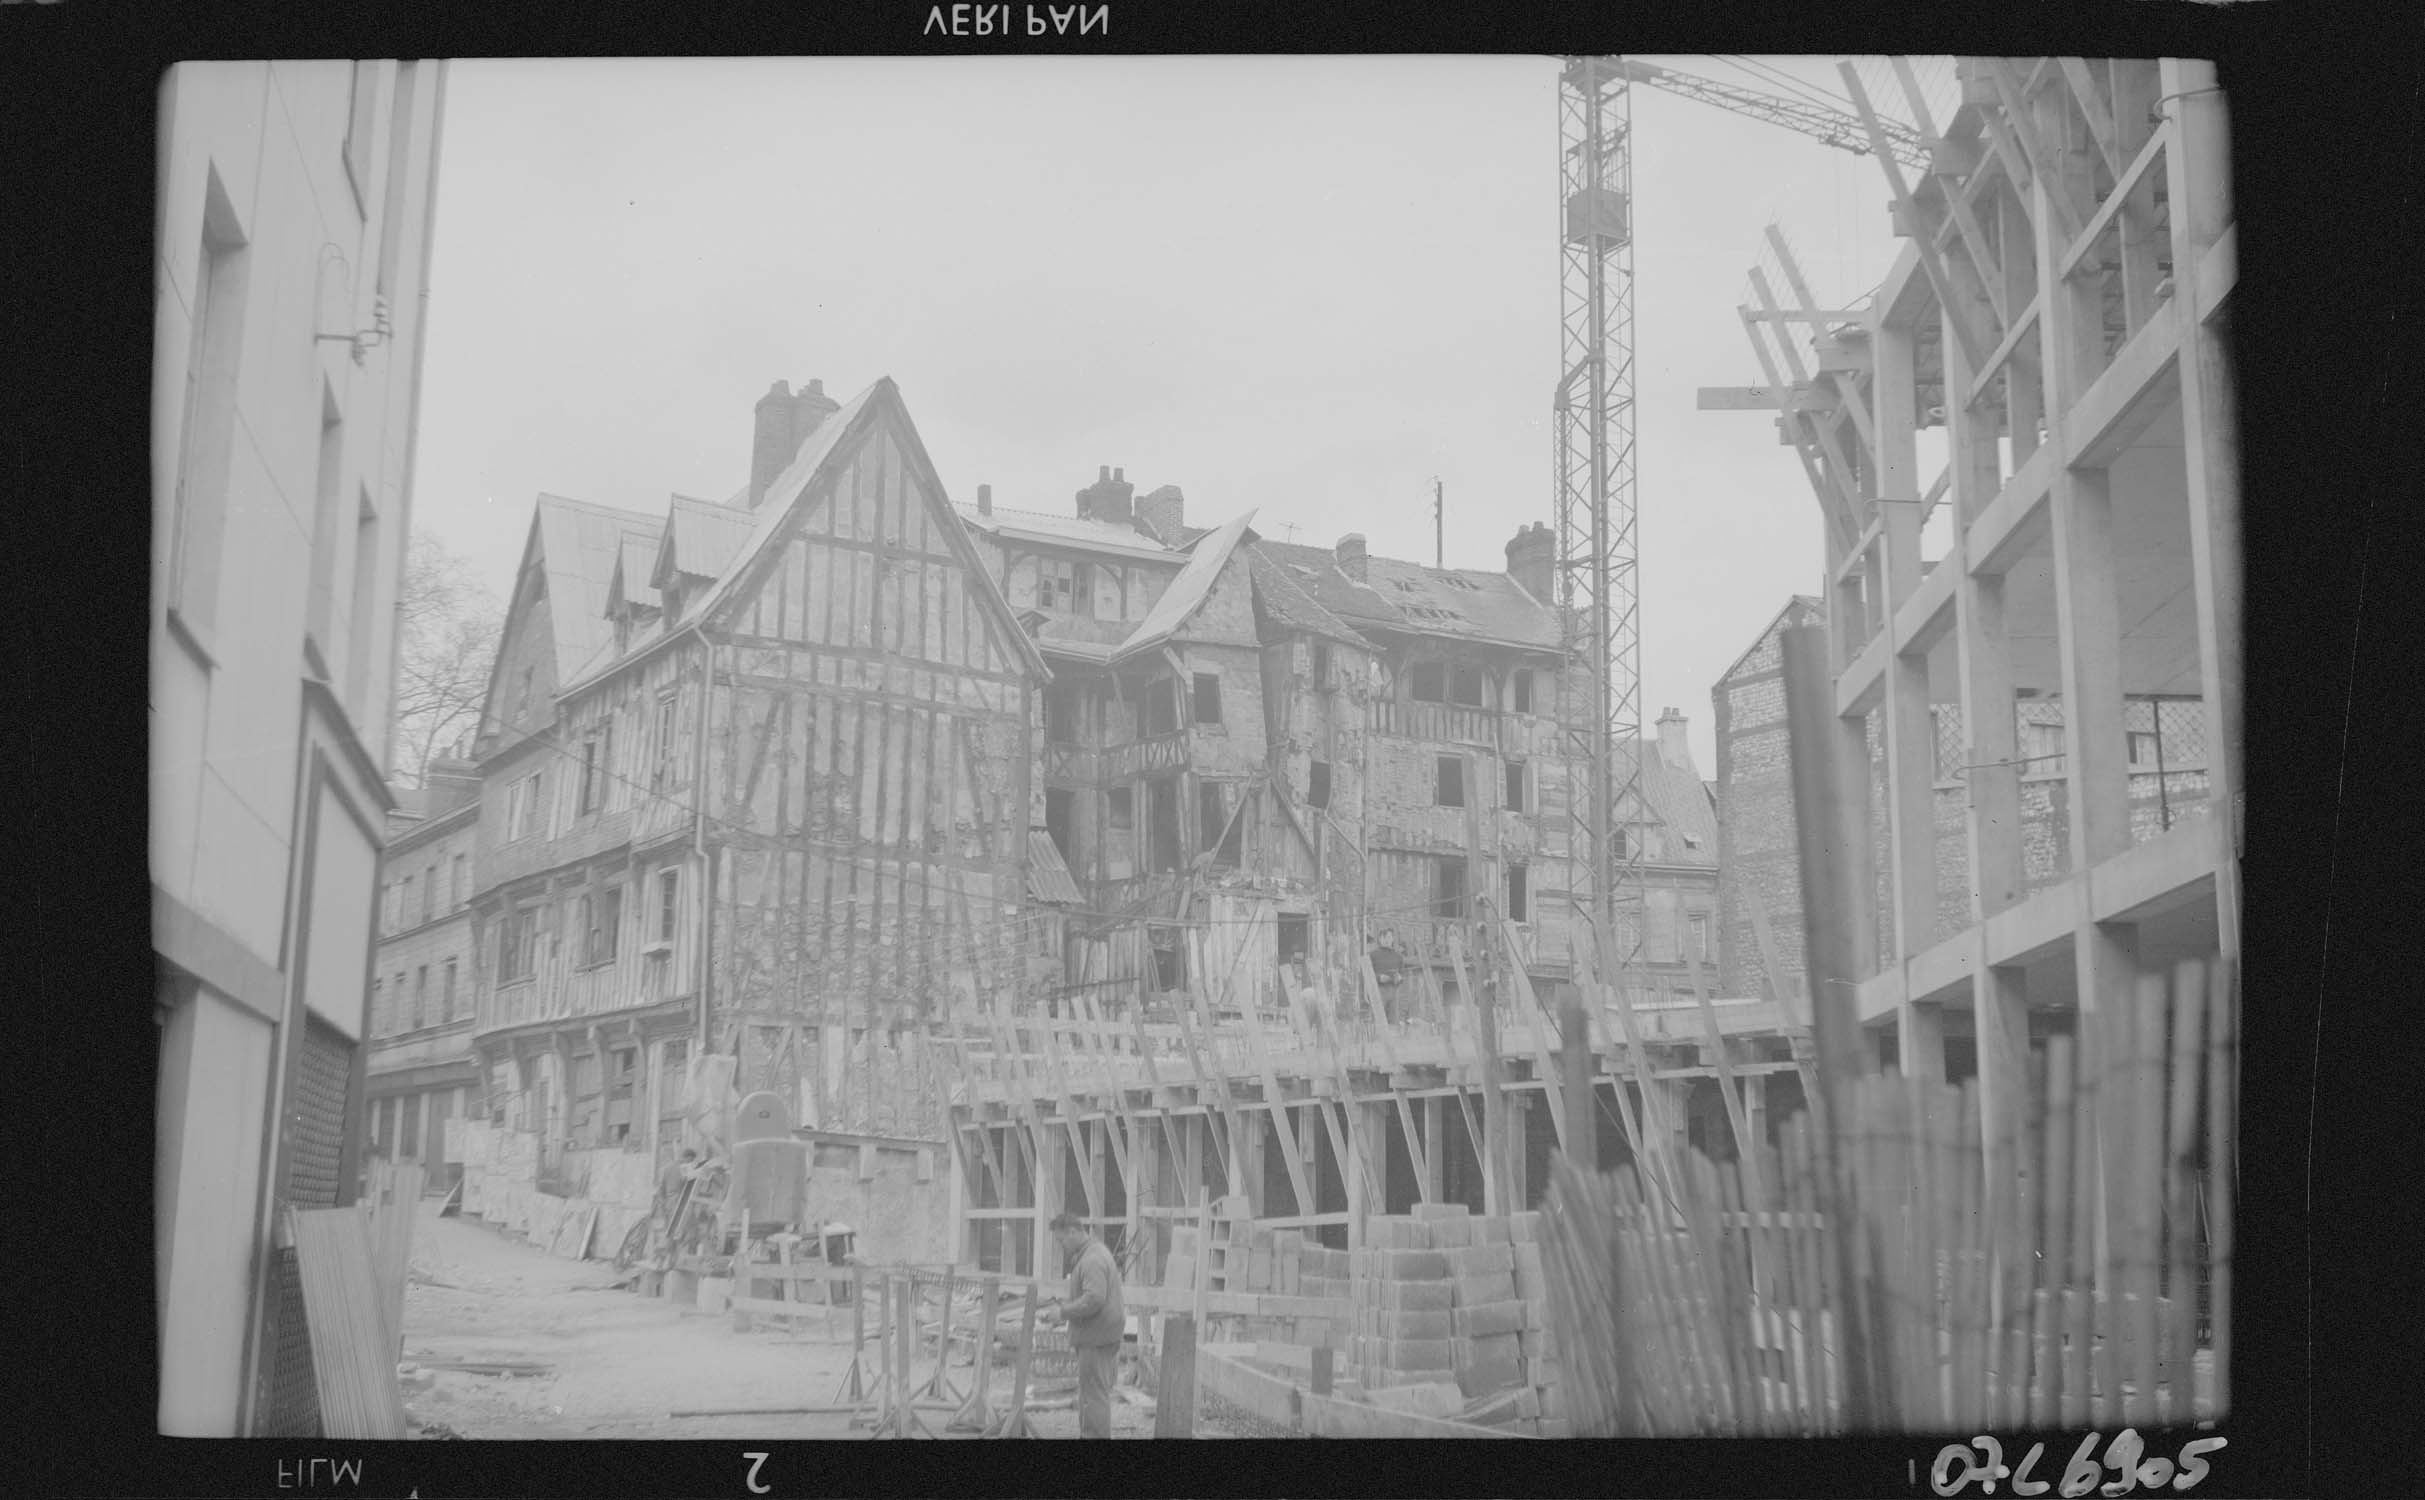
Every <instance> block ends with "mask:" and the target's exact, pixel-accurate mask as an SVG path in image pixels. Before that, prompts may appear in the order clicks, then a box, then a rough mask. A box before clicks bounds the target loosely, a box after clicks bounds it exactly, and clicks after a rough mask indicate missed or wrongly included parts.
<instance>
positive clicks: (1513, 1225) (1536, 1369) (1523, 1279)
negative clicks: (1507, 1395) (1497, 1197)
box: [1504, 1211, 1573, 1437]
mask: <svg viewBox="0 0 2425 1500" xmlns="http://www.w3.org/2000/svg"><path fill="white" fill-rule="evenodd" d="M1504 1222H1505V1223H1506V1225H1507V1231H1508V1239H1509V1241H1510V1243H1509V1245H1508V1249H1509V1250H1510V1252H1511V1253H1512V1256H1513V1259H1514V1262H1515V1282H1516V1298H1517V1300H1518V1301H1520V1302H1522V1303H1523V1304H1524V1327H1523V1329H1522V1331H1521V1332H1519V1333H1518V1334H1517V1335H1516V1353H1517V1357H1518V1359H1519V1361H1520V1362H1521V1365H1522V1370H1523V1381H1524V1385H1523V1389H1524V1390H1526V1391H1529V1392H1531V1394H1532V1404H1533V1405H1534V1406H1535V1408H1536V1409H1537V1412H1538V1415H1537V1418H1536V1420H1535V1430H1536V1431H1537V1432H1538V1434H1539V1435H1540V1436H1542V1437H1566V1436H1569V1435H1570V1434H1571V1433H1572V1430H1573V1429H1572V1426H1571V1424H1570V1421H1569V1418H1568V1415H1567V1410H1566V1385H1565V1381H1564V1379H1563V1373H1564V1372H1563V1371H1562V1369H1561V1368H1560V1366H1559V1363H1558V1347H1557V1331H1556V1325H1555V1324H1553V1323H1552V1322H1551V1320H1550V1317H1549V1289H1548V1287H1547V1285H1546V1284H1545V1283H1544V1282H1543V1280H1542V1277H1541V1215H1540V1213H1539V1212H1538V1211H1535V1212H1532V1213H1521V1214H1510V1215H1509V1216H1508V1217H1507V1219H1506V1220H1505V1221H1504Z"/></svg>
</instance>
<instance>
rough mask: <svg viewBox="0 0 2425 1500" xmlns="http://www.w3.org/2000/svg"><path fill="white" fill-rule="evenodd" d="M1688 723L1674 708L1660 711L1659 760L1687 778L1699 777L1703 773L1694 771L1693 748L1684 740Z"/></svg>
mask: <svg viewBox="0 0 2425 1500" xmlns="http://www.w3.org/2000/svg"><path fill="white" fill-rule="evenodd" d="M1687 722H1689V721H1688V720H1686V719H1685V717H1684V716H1683V715H1682V714H1680V713H1677V712H1676V711H1675V710H1674V709H1672V708H1670V709H1663V710H1661V711H1660V713H1659V759H1661V760H1663V761H1665V762H1667V764H1668V765H1669V766H1671V767H1673V768H1674V769H1676V770H1678V771H1682V772H1683V773H1684V774H1685V775H1687V776H1693V777H1698V776H1699V775H1700V774H1701V773H1700V772H1699V771H1697V770H1694V769H1693V764H1692V746H1691V745H1689V744H1687V743H1685V740H1684V727H1685V725H1686V723H1687Z"/></svg>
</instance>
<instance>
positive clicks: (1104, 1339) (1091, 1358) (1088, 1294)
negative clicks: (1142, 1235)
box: [1044, 1214, 1128, 1438]
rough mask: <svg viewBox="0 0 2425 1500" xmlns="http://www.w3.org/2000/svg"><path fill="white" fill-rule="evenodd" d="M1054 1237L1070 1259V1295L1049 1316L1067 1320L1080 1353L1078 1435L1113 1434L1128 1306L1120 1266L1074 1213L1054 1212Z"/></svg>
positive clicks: (1071, 1339) (1072, 1345)
mask: <svg viewBox="0 0 2425 1500" xmlns="http://www.w3.org/2000/svg"><path fill="white" fill-rule="evenodd" d="M1052 1230H1053V1241H1054V1243H1056V1244H1058V1245H1059V1246H1060V1247H1061V1256H1062V1259H1063V1260H1065V1261H1067V1262H1068V1263H1069V1296H1068V1298H1067V1299H1066V1300H1065V1301H1063V1302H1062V1304H1061V1305H1060V1306H1059V1307H1057V1308H1050V1309H1047V1310H1046V1311H1045V1314H1044V1316H1045V1319H1046V1320H1047V1321H1048V1322H1053V1323H1064V1322H1065V1323H1067V1324H1068V1325H1069V1346H1070V1348H1071V1349H1072V1350H1073V1351H1074V1352H1075V1353H1076V1354H1077V1356H1078V1436H1080V1437H1082V1438H1107V1437H1110V1436H1111V1388H1112V1384H1113V1382H1114V1381H1116V1380H1117V1379H1118V1378H1119V1375H1120V1341H1121V1339H1122V1338H1123V1337H1124V1336H1125V1335H1126V1333H1127V1330H1128V1312H1127V1309H1126V1308H1125V1307H1123V1306H1122V1305H1121V1301H1120V1268H1119V1266H1118V1265H1116V1264H1115V1263H1114V1262H1113V1260H1112V1258H1111V1252H1110V1251H1109V1250H1107V1249H1105V1248H1104V1247H1103V1242H1102V1241H1101V1240H1098V1239H1096V1238H1095V1237H1094V1236H1093V1235H1091V1234H1088V1233H1087V1232H1086V1227H1085V1226H1084V1225H1082V1224H1080V1223H1079V1222H1078V1219H1077V1216H1076V1215H1075V1214H1055V1215H1054V1216H1053V1222H1052Z"/></svg>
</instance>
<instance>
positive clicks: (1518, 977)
mask: <svg viewBox="0 0 2425 1500" xmlns="http://www.w3.org/2000/svg"><path fill="white" fill-rule="evenodd" d="M1491 926H1492V928H1493V929H1494V930H1495V931H1496V932H1497V933H1498V935H1499V943H1500V951H1502V952H1503V953H1505V954H1506V955H1507V971H1508V972H1509V973H1510V974H1512V975H1514V976H1515V982H1516V986H1517V989H1518V991H1519V993H1521V994H1522V995H1523V996H1524V1014H1525V1016H1526V1017H1527V1018H1528V1019H1529V1020H1530V1021H1531V1022H1532V1028H1531V1030H1532V1042H1533V1066H1534V1067H1535V1069H1536V1070H1538V1072H1539V1073H1540V1075H1541V1087H1542V1089H1543V1091H1544V1092H1545V1093H1546V1094H1547V1095H1548V1097H1549V1118H1550V1121H1551V1123H1552V1124H1554V1125H1555V1126H1556V1128H1557V1132H1558V1149H1559V1150H1561V1151H1564V1150H1566V1149H1567V1145H1566V1086H1565V1084H1563V1083H1562V1082H1560V1081H1559V1077H1558V1060H1557V1056H1556V1054H1555V1052H1554V1051H1553V1048H1555V1047H1559V1046H1563V1045H1565V1041H1566V1039H1565V1037H1564V1035H1563V1034H1561V1033H1560V1031H1559V1029H1558V1026H1557V1022H1556V1019H1555V1018H1554V1017H1552V1016H1551V1015H1550V1013H1549V1007H1548V1006H1546V1005H1543V1004H1542V1003H1541V997H1540V996H1539V995H1538V994H1536V993H1535V992H1534V990H1533V987H1532V976H1531V975H1530V974H1527V973H1525V972H1524V961H1523V958H1522V956H1521V955H1520V954H1519V953H1518V952H1517V950H1516V932H1515V924H1514V923H1512V922H1510V921H1509V920H1507V919H1506V918H1505V917H1502V918H1500V919H1499V920H1498V921H1496V922H1494V923H1492V924H1491ZM1585 1045H1587V1046H1588V1045H1589V1039H1588V1038H1586V1039H1585Z"/></svg>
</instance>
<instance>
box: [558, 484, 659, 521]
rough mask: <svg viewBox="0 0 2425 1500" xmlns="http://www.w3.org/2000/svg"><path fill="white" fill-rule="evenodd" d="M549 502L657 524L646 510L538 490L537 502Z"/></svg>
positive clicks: (619, 518) (622, 518)
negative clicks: (630, 508) (627, 508)
mask: <svg viewBox="0 0 2425 1500" xmlns="http://www.w3.org/2000/svg"><path fill="white" fill-rule="evenodd" d="M551 502H552V503H554V504H557V505H562V506H569V507H570V508H572V509H574V510H585V511H588V512H589V513H590V514H592V515H598V516H611V517H613V518H614V519H616V520H619V521H638V522H640V523H641V524H643V525H649V526H654V525H657V524H659V522H658V520H657V518H656V516H655V515H653V514H651V513H650V512H648V511H644V510H625V509H624V508H623V507H622V506H620V505H602V504H600V503H599V502H597V501H595V500H576V499H574V498H573V497H572V496H570V495H559V494H556V493H555V492H554V491H552V490H541V491H540V492H539V499H538V502H537V503H538V504H539V505H546V504H549V503H551Z"/></svg>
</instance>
